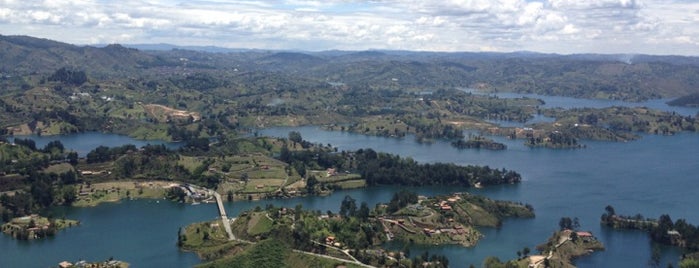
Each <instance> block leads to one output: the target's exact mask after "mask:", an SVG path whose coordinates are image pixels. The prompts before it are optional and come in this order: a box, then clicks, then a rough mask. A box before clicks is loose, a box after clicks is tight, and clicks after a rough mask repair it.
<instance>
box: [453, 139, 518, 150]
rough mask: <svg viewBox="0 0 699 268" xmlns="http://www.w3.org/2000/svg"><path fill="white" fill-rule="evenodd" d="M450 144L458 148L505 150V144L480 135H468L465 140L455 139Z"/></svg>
mask: <svg viewBox="0 0 699 268" xmlns="http://www.w3.org/2000/svg"><path fill="white" fill-rule="evenodd" d="M451 145H452V146H454V147H456V148H459V149H488V150H505V149H507V146H505V144H502V143H499V142H495V141H493V140H492V139H489V138H486V137H483V136H481V135H477V136H469V138H468V140H467V141H464V140H457V141H454V142H452V143H451Z"/></svg>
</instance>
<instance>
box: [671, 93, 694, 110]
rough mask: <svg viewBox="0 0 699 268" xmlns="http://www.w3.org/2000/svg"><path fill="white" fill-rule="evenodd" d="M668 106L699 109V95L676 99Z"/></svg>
mask: <svg viewBox="0 0 699 268" xmlns="http://www.w3.org/2000/svg"><path fill="white" fill-rule="evenodd" d="M667 104H670V105H674V106H688V107H699V93H692V94H689V95H686V96H682V97H679V98H676V99H674V100H671V101H669V102H668V103H667Z"/></svg>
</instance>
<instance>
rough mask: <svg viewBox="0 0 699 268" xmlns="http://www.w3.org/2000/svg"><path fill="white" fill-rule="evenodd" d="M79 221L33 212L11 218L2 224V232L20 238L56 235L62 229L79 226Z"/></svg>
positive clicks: (28, 238)
mask: <svg viewBox="0 0 699 268" xmlns="http://www.w3.org/2000/svg"><path fill="white" fill-rule="evenodd" d="M78 225H80V222H79V221H76V220H68V219H54V218H46V217H41V216H39V215H36V214H32V215H29V216H24V217H17V218H13V219H11V220H10V221H9V222H7V223H5V224H3V225H2V227H1V228H2V232H3V233H5V234H7V235H10V236H12V237H13V238H15V239H19V240H31V239H40V238H46V237H49V236H54V235H56V233H57V232H58V231H60V230H62V229H65V228H69V227H73V226H78Z"/></svg>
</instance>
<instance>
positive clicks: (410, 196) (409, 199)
mask: <svg viewBox="0 0 699 268" xmlns="http://www.w3.org/2000/svg"><path fill="white" fill-rule="evenodd" d="M415 203H417V194H416V193H415V192H411V191H407V190H401V191H399V192H396V193H395V194H393V197H392V198H391V201H390V202H388V207H387V208H386V212H388V213H389V214H391V213H394V212H396V211H398V210H400V209H402V208H404V207H406V206H407V205H410V204H415Z"/></svg>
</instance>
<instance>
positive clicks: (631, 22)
mask: <svg viewBox="0 0 699 268" xmlns="http://www.w3.org/2000/svg"><path fill="white" fill-rule="evenodd" d="M698 23H699V3H697V2H693V1H683V0H670V1H660V0H644V1H643V2H641V1H640V0H584V1H583V0H534V1H532V0H422V1H413V0H392V1H378V0H373V1H359V0H326V1H313V0H249V1H238V0H195V1H184V0H127V1H118V2H106V3H105V2H104V1H101V0H75V1H70V0H46V1H43V2H34V1H14V0H0V33H2V34H23V35H33V36H39V37H45V38H51V39H57V40H60V41H65V42H70V43H78V44H85V43H100V42H130V43H160V42H167V43H175V44H182V45H225V46H230V47H255V48H272V49H280V48H289V49H309V50H323V49H357V50H361V49H369V48H385V49H414V50H448V51H459V50H473V51H486V50H487V51H514V50H533V51H542V52H557V53H584V52H599V53H615V52H622V53H628V52H635V53H652V54H672V53H680V54H694V55H696V54H697V53H699V47H698V46H697V43H698V40H697V38H696V36H699V27H696V25H697V24H698ZM621 45H623V47H621ZM630 46H631V47H630Z"/></svg>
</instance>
